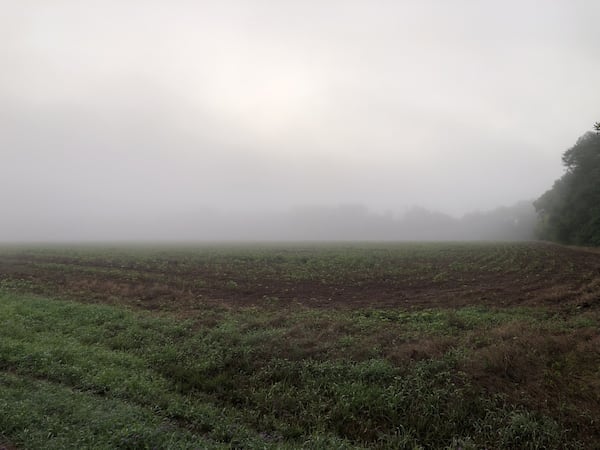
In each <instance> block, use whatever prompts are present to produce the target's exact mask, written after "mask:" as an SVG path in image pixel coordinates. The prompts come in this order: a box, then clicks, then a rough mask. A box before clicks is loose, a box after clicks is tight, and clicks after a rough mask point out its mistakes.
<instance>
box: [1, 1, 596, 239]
mask: <svg viewBox="0 0 600 450" xmlns="http://www.w3.org/2000/svg"><path fill="white" fill-rule="evenodd" d="M599 19H600V2H599V1H597V0H589V1H573V0H563V1H559V0H544V1H541V0H539V1H527V0H519V1H503V2H498V1H491V0H490V1H484V0H481V1H479V0H477V1H476V0H469V1H467V0H465V1H460V0H453V1H447V0H440V1H422V0H418V1H417V0H415V1H402V0H395V1H377V0H363V1H349V0H340V1H335V0H327V1H323V0H320V1H307V0H303V1H291V0H290V1H284V0H272V1H258V0H253V1H250V0H248V1H241V0H239V1H226V0H225V1H222V0H220V1H176V0H175V1H166V0H164V1H156V0H155V1H149V0H145V1H134V0H119V1H109V0H97V1H91V0H89V1H86V0H77V1H67V0H63V1H61V0H53V1H47V0H38V1H28V0H19V1H12V0H10V1H9V0H0V64H1V67H0V69H1V70H0V202H1V205H2V216H3V217H4V218H3V219H2V220H4V221H7V220H9V221H11V223H12V224H13V227H14V226H20V225H22V226H24V227H26V226H31V222H35V221H42V222H43V220H44V218H48V217H65V218H69V217H79V216H84V215H85V216H86V217H88V218H90V217H120V216H125V215H135V214H137V213H147V212H149V211H154V212H158V213H161V212H165V213H168V212H169V211H186V210H194V209H195V208H200V207H205V206H218V207H220V208H223V209H225V210H248V209H253V210H257V209H269V210H286V209H289V208H292V207H294V206H295V205H305V204H320V205H328V204H331V205H336V204H343V203H362V204H365V205H367V206H368V207H370V208H372V209H373V210H376V211H377V210H385V209H390V210H394V211H403V210H404V209H405V208H407V207H409V206H411V205H414V204H418V205H422V206H424V207H426V208H431V209H436V210H440V211H443V212H446V213H450V214H455V215H458V214H462V213H464V212H466V211H469V210H474V209H489V208H493V207H496V206H499V205H502V204H511V203H514V202H516V201H518V200H521V199H533V198H536V197H538V196H539V195H540V194H541V193H543V192H544V191H545V190H546V189H548V188H549V187H550V186H551V184H552V182H553V180H554V179H555V178H557V177H558V176H560V175H561V173H562V167H561V165H560V156H561V153H562V152H563V151H564V150H566V149H567V148H568V147H570V146H571V145H573V144H574V142H575V140H576V139H577V137H578V136H580V135H581V134H583V133H584V132H585V131H586V130H588V129H590V128H591V126H592V124H593V123H594V122H595V121H598V120H600V89H599V88H598V81H599V80H600V26H599V25H598V24H599V22H598V21H599ZM9 218H10V219H9ZM65 220H66V219H65Z"/></svg>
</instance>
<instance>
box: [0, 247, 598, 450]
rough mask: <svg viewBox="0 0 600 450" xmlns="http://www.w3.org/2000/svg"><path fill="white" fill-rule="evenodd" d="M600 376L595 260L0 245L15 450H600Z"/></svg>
mask: <svg viewBox="0 0 600 450" xmlns="http://www.w3.org/2000/svg"><path fill="white" fill-rule="evenodd" d="M32 294H33V295H32ZM182 319H185V320H182ZM134 368H135V369H134ZM599 371H600V254H599V253H597V252H596V251H594V250H593V249H578V248H569V247H563V246H558V245H553V244H548V243H405V244H384V243H378V244H375V243H373V244H320V245H317V244H272V245H250V244H246V245H202V246H201V245H195V246H188V247H173V246H171V247H166V246H163V247H159V246H154V247H152V248H150V247H147V248H145V247H140V246H138V247H132V246H129V247H126V246H96V247H90V246H87V247H86V246H70V247H64V246H62V247H51V246H46V247H40V246H36V247H33V246H31V247H16V246H12V247H8V246H5V247H3V248H0V408H4V409H5V410H7V411H11V412H10V414H6V415H4V416H2V415H1V414H0V436H4V437H6V439H7V442H11V443H14V444H15V445H16V447H17V448H34V449H37V448H39V449H47V448H61V449H62V448H80V447H81V445H82V444H81V443H82V442H85V443H86V444H85V445H89V446H91V447H94V446H102V445H104V446H105V447H106V448H115V447H119V448H145V447H149V448H154V447H156V446H157V445H158V444H157V442H162V441H160V439H167V438H168V435H165V434H164V433H162V432H161V431H160V430H162V429H165V427H166V429H169V430H171V432H172V433H173V434H172V439H174V440H175V441H176V442H178V443H179V444H177V445H176V446H175V448H198V446H200V447H201V448H276V449H282V448H283V449H285V448H288V449H292V448H313V449H329V448H339V449H342V448H344V449H346V448H348V449H355V448H360V449H362V448H381V449H388V448H389V449H398V448H406V449H414V448H432V449H433V448H448V449H459V448H460V449H478V448H489V449H509V448H510V449H522V448H530V449H541V448H577V449H587V448H590V449H592V448H600V427H598V423H600V377H599V376H598V374H599V373H600V372H599ZM140 374H141V375H140ZM140 377H141V378H140ZM65 405H67V406H65ZM114 410H117V411H119V413H118V414H114V413H113V411H114ZM57 411H61V412H60V413H57ZM70 411H75V412H73V413H71V412H70ZM132 414H135V415H136V417H137V419H136V420H137V422H136V427H137V428H136V429H137V430H139V431H136V432H132V431H131V429H130V428H129V426H130V425H129V424H130V422H131V416H132ZM96 417H102V419H99V420H96V419H95V418H96ZM48 421H50V422H51V423H47V422H48ZM23 430H30V431H28V432H25V431H23ZM31 430H36V431H35V432H33V433H32V432H31ZM157 430H158V431H157ZM48 436H52V439H50V440H48ZM165 436H167V437H165ZM169 439H170V438H169ZM165 442H166V441H165ZM199 442H201V444H199ZM232 443H237V444H235V445H234V444H232ZM165 445H167V444H165ZM169 445H173V444H169ZM236 445H237V447H236ZM9 448H10V447H9ZM158 448H161V447H160V445H158Z"/></svg>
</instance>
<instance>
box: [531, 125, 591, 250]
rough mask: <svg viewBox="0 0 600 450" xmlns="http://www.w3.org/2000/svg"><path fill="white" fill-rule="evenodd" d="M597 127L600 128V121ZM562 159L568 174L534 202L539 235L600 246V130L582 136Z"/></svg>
mask: <svg viewBox="0 0 600 450" xmlns="http://www.w3.org/2000/svg"><path fill="white" fill-rule="evenodd" d="M594 128H596V129H597V130H598V131H600V123H597V124H596V125H595V126H594ZM562 162H563V165H564V166H565V168H566V170H565V174H564V175H563V176H562V177H561V178H560V179H558V180H556V181H555V183H554V185H553V187H552V189H550V190H549V191H547V192H545V193H544V194H543V195H542V196H541V197H540V198H539V199H537V200H536V201H535V202H534V206H535V208H536V211H537V212H538V216H539V223H538V229H537V234H538V237H540V238H542V239H547V240H553V241H558V242H562V243H565V244H577V245H599V246H600V133H592V132H588V133H586V134H584V135H583V136H582V137H580V138H579V139H578V140H577V143H576V144H575V145H574V146H573V147H572V148H570V149H569V150H567V151H566V152H564V153H563V155H562Z"/></svg>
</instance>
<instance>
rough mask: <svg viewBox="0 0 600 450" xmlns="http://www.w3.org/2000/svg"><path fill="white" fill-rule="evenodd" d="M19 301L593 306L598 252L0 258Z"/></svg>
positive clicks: (469, 248) (282, 250) (536, 249)
mask: <svg viewBox="0 0 600 450" xmlns="http://www.w3.org/2000/svg"><path fill="white" fill-rule="evenodd" d="M0 282H1V283H3V285H4V286H10V287H13V288H14V289H18V290H26V291H33V292H36V293H40V294H49V293H50V294H52V295H55V296H67V297H71V298H75V299H77V300H80V301H81V300H83V301H89V302H101V303H121V304H128V305H132V306H135V307H139V308H143V309H151V310H155V309H161V310H169V311H178V312H180V313H185V312H186V311H193V310H197V309H198V308H202V307H203V305H207V304H211V305H214V304H215V303H216V304H220V305H223V306H225V307H239V306H256V305H261V304H273V303H277V304H278V305H281V306H284V305H297V304H301V305H306V306H314V307H328V308H361V307H365V306H367V307H370V308H378V307H381V308H389V307H401V308H430V307H445V306H447V307H457V306H466V305H472V304H487V305H494V306H498V307H502V306H516V305H526V306H534V305H544V306H556V307H578V308H593V307H597V306H598V305H600V253H597V252H595V251H590V250H589V249H578V248H572V247H563V246H558V245H554V244H549V243H510V244H508V243H476V244H464V243H443V244H438V243H436V244H383V243H382V244H365V245H349V244H348V245H345V244H335V245H334V244H329V245H299V244H290V245H283V244H282V245H270V246H255V245H240V246H235V247H234V246H195V247H188V248H176V247H171V248H165V247H158V248H156V247H155V248H140V247H138V248H125V247H114V248H100V247H69V248H67V247H64V248H58V247H55V248H45V249H33V248H23V247H21V248H16V247H13V248H4V249H3V250H2V251H0Z"/></svg>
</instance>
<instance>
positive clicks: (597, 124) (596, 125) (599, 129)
mask: <svg viewBox="0 0 600 450" xmlns="http://www.w3.org/2000/svg"><path fill="white" fill-rule="evenodd" d="M594 130H596V131H598V132H599V133H600V122H596V123H595V124H594Z"/></svg>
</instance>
